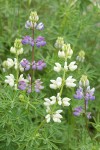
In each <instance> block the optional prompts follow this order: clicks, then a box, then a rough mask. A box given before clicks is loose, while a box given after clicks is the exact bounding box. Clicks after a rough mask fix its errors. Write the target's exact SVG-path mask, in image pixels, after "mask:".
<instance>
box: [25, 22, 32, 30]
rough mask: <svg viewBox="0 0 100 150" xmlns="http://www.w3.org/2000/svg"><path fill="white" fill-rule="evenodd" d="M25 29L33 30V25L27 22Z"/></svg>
mask: <svg viewBox="0 0 100 150" xmlns="http://www.w3.org/2000/svg"><path fill="white" fill-rule="evenodd" d="M25 28H26V29H28V28H33V23H32V22H30V21H29V20H27V21H26V23H25Z"/></svg>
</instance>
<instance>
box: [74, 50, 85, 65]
mask: <svg viewBox="0 0 100 150" xmlns="http://www.w3.org/2000/svg"><path fill="white" fill-rule="evenodd" d="M84 59H85V52H84V51H82V50H81V51H80V52H79V54H78V56H77V57H76V60H78V61H80V62H84Z"/></svg>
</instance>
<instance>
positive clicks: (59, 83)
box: [44, 37, 77, 123]
mask: <svg viewBox="0 0 100 150" xmlns="http://www.w3.org/2000/svg"><path fill="white" fill-rule="evenodd" d="M55 47H56V48H58V49H59V51H58V57H59V58H60V59H63V60H64V63H63V65H61V64H60V63H59V62H56V63H55V66H54V68H53V70H54V71H55V72H57V73H59V72H61V73H62V77H60V76H58V77H57V78H56V79H55V80H53V79H51V80H50V82H51V83H50V88H51V89H54V90H56V89H59V93H57V96H51V97H50V98H45V99H44V100H45V102H44V105H45V107H46V112H47V115H46V116H45V119H46V122H47V123H48V122H50V121H51V119H52V120H53V121H54V122H61V118H62V115H61V113H62V112H63V110H62V109H61V108H62V107H63V106H69V105H70V103H69V101H70V100H71V99H70V98H68V97H64V98H62V92H63V91H62V90H63V87H64V86H66V88H67V87H69V88H72V87H75V86H76V84H75V81H76V79H74V78H73V76H72V75H70V76H67V77H66V72H68V71H74V70H76V69H77V65H76V62H75V61H72V62H70V63H69V64H68V62H67V60H68V59H71V56H72V54H73V50H72V49H71V47H70V44H65V43H64V41H63V38H61V37H58V39H57V41H56V43H55ZM61 106H62V107H61ZM58 108H60V109H58Z"/></svg>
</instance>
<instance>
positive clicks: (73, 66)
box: [68, 61, 77, 71]
mask: <svg viewBox="0 0 100 150" xmlns="http://www.w3.org/2000/svg"><path fill="white" fill-rule="evenodd" d="M75 63H76V61H72V62H71V63H70V64H69V66H68V67H69V69H70V70H71V71H74V70H76V69H77V65H75Z"/></svg>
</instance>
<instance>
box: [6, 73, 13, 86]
mask: <svg viewBox="0 0 100 150" xmlns="http://www.w3.org/2000/svg"><path fill="white" fill-rule="evenodd" d="M14 80H15V79H14V75H13V74H10V75H9V76H6V79H5V83H8V84H9V85H10V86H11V87H13V86H14Z"/></svg>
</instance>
